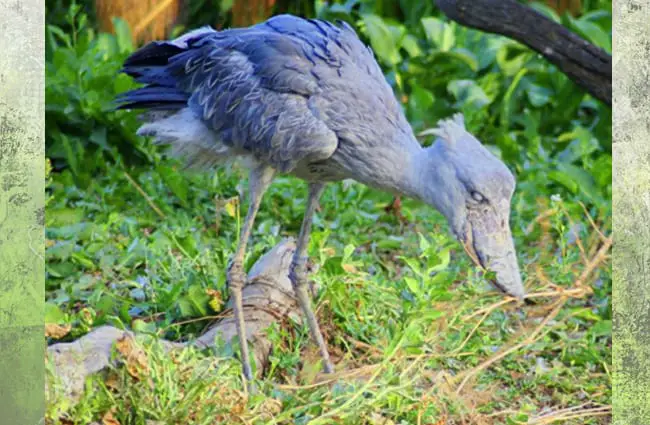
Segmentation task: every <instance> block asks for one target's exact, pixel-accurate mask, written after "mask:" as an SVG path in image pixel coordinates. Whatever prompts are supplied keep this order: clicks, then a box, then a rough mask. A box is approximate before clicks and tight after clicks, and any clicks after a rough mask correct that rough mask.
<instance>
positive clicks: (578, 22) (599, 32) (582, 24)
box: [571, 19, 612, 53]
mask: <svg viewBox="0 0 650 425" xmlns="http://www.w3.org/2000/svg"><path fill="white" fill-rule="evenodd" d="M571 23H572V25H573V26H574V27H575V28H576V29H577V31H578V32H579V33H580V34H582V35H583V36H584V37H585V38H586V39H587V40H589V41H591V42H592V43H593V44H595V45H596V46H598V47H600V48H602V49H604V50H605V51H607V52H608V53H611V52H612V38H611V36H610V35H609V34H607V33H606V32H605V31H604V30H603V29H602V28H600V27H599V26H598V25H597V24H595V23H594V22H592V21H589V20H586V19H572V20H571Z"/></svg>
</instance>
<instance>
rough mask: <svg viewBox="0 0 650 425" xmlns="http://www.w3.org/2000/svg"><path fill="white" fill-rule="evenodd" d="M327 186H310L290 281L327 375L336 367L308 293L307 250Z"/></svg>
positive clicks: (314, 184)
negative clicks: (317, 209)
mask: <svg viewBox="0 0 650 425" xmlns="http://www.w3.org/2000/svg"><path fill="white" fill-rule="evenodd" d="M324 188H325V185H323V184H320V183H311V184H310V185H309V198H308V200H307V210H306V211H305V216H304V218H303V221H302V226H301V228H300V235H299V236H298V242H297V243H296V252H295V254H294V257H293V261H292V263H291V269H290V272H289V279H291V284H292V285H293V289H294V291H295V293H296V297H297V298H298V304H299V305H300V308H302V311H303V313H304V315H305V319H306V320H307V324H308V325H309V331H310V333H311V337H312V339H313V340H314V342H316V344H317V345H318V349H319V351H320V355H321V358H322V360H323V371H324V372H325V373H333V372H334V366H333V365H332V362H331V361H330V355H329V352H328V351H327V344H326V343H325V340H324V339H323V334H322V333H321V331H320V327H319V326H318V322H317V321H316V316H314V311H313V310H312V308H311V298H310V297H309V295H308V291H307V283H308V280H307V249H308V247H309V236H310V233H311V225H312V220H313V217H314V211H315V210H316V207H317V205H318V200H319V199H320V196H321V195H322V193H323V189H324Z"/></svg>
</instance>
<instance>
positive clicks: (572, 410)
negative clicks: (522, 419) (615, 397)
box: [528, 405, 612, 425]
mask: <svg viewBox="0 0 650 425" xmlns="http://www.w3.org/2000/svg"><path fill="white" fill-rule="evenodd" d="M583 406H584V405H583ZM581 407H582V406H576V407H569V408H566V409H560V410H556V411H553V412H549V413H545V414H543V415H540V416H536V417H534V418H531V419H530V420H529V421H528V425H546V424H551V423H554V422H558V421H566V420H569V419H578V418H586V417H589V416H605V415H611V414H612V406H599V407H590V408H584V409H583V408H581Z"/></svg>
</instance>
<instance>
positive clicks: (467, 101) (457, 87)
mask: <svg viewBox="0 0 650 425" xmlns="http://www.w3.org/2000/svg"><path fill="white" fill-rule="evenodd" d="M447 91H448V92H449V93H451V94H452V95H453V96H454V98H455V99H456V101H457V103H456V107H457V108H459V109H460V108H461V107H463V106H470V107H473V108H476V109H480V108H483V107H484V106H487V105H489V104H490V103H492V101H491V99H490V98H489V97H488V96H487V95H486V94H485V92H484V91H483V89H482V88H481V86H479V85H478V84H477V83H476V81H474V80H452V81H450V82H449V84H447Z"/></svg>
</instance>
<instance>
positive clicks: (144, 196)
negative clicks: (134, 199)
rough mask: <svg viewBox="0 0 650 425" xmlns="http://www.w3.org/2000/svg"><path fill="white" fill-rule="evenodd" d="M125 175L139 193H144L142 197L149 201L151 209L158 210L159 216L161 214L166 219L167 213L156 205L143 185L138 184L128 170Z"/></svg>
mask: <svg viewBox="0 0 650 425" xmlns="http://www.w3.org/2000/svg"><path fill="white" fill-rule="evenodd" d="M124 176H125V177H126V179H127V180H128V181H129V183H131V184H132V185H133V187H134V188H135V190H137V191H138V193H139V194H140V195H142V197H143V198H144V200H145V201H146V202H147V204H149V206H150V207H151V209H153V210H154V211H155V212H156V214H158V216H159V217H160V218H163V219H166V218H167V217H166V216H165V214H164V213H163V212H162V211H161V210H160V208H158V207H157V206H156V204H155V203H154V202H153V200H152V199H151V197H149V195H147V192H145V191H144V189H142V187H140V185H139V184H138V183H137V182H136V181H135V180H134V179H133V177H131V176H130V175H129V173H127V172H126V171H125V172H124Z"/></svg>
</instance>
